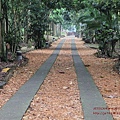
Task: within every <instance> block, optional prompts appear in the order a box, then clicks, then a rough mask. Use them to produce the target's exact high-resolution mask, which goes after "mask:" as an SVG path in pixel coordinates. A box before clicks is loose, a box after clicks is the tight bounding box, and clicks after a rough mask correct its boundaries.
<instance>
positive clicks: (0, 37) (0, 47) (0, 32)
mask: <svg viewBox="0 0 120 120" xmlns="http://www.w3.org/2000/svg"><path fill="white" fill-rule="evenodd" d="M1 12H2V9H1V0H0V13H1ZM1 23H2V20H1V21H0V51H2V31H1V30H2V26H1Z"/></svg>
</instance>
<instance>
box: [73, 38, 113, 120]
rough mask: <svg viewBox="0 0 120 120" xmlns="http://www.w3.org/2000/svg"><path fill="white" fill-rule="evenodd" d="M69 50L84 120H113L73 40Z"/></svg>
mask: <svg viewBox="0 0 120 120" xmlns="http://www.w3.org/2000/svg"><path fill="white" fill-rule="evenodd" d="M71 48H72V56H73V60H74V66H75V69H76V74H77V77H78V86H79V89H80V97H81V98H80V99H81V102H82V107H83V112H84V120H113V117H112V115H111V114H110V111H109V108H107V105H106V104H105V101H104V99H103V98H102V95H101V94H100V92H99V90H98V89H97V87H96V85H95V83H94V81H93V79H92V77H91V75H90V74H89V72H88V70H87V69H86V68H85V66H84V64H83V62H82V60H81V58H80V56H79V54H78V51H77V48H76V45H75V42H74V40H72V45H71Z"/></svg>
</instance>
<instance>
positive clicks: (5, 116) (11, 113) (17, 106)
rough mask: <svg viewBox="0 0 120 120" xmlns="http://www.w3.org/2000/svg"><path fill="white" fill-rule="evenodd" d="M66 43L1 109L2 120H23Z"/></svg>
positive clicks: (0, 119)
mask: <svg viewBox="0 0 120 120" xmlns="http://www.w3.org/2000/svg"><path fill="white" fill-rule="evenodd" d="M63 43H64V40H62V41H61V42H60V43H59V44H58V46H57V47H56V49H55V51H54V52H53V54H52V55H51V56H50V57H49V58H48V59H47V61H46V62H45V63H44V64H43V65H42V66H41V67H40V69H39V70H38V71H37V72H36V73H35V74H34V76H33V77H32V78H31V79H30V80H28V81H27V82H26V83H25V84H24V85H23V86H22V87H21V88H20V89H19V90H18V91H17V92H16V94H15V95H14V96H13V97H12V98H11V99H10V100H9V101H8V102H7V103H6V104H5V105H4V106H3V107H2V108H1V109H0V120H21V119H22V117H23V115H24V113H25V112H26V110H27V108H28V107H29V105H30V102H31V101H32V99H33V97H34V96H35V94H36V92H37V91H38V89H39V88H40V86H41V84H42V83H43V81H44V79H45V78H46V76H47V74H48V73H49V70H50V69H51V67H52V65H53V64H54V62H55V60H56V58H57V56H58V54H59V52H60V49H61V47H62V45H63Z"/></svg>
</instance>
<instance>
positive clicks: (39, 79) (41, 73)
mask: <svg viewBox="0 0 120 120" xmlns="http://www.w3.org/2000/svg"><path fill="white" fill-rule="evenodd" d="M70 39H72V44H71V48H72V57H73V60H74V66H75V70H76V74H77V79H78V86H79V89H80V99H81V102H82V107H83V112H84V120H113V117H112V116H111V115H110V114H109V110H108V109H107V106H106V104H105V101H104V100H103V98H102V95H101V94H100V92H99V90H98V89H97V87H96V85H95V84H94V82H93V79H92V77H91V75H90V74H89V72H88V71H87V69H86V68H85V66H84V64H83V62H82V60H81V58H80V56H79V55H78V52H77V48H76V45H75V42H74V37H71V38H70ZM64 41H65V39H63V40H61V42H60V43H59V44H58V46H57V47H56V49H55V50H54V52H53V54H52V55H51V56H50V57H49V58H48V59H47V61H46V62H45V63H44V64H43V65H42V66H41V67H40V69H39V70H38V71H37V72H36V73H35V74H34V75H33V77H32V78H30V79H29V80H28V81H27V82H26V83H25V84H24V85H23V86H22V87H21V88H20V89H19V90H18V91H17V92H16V94H15V95H14V96H13V97H11V99H10V100H9V101H8V102H7V103H6V104H5V105H4V106H3V107H2V108H1V109H0V120H21V119H22V117H23V115H24V113H25V112H26V110H27V109H28V107H29V105H30V103H31V101H32V99H33V97H34V96H35V94H36V93H37V91H38V90H39V88H40V86H41V84H42V83H43V81H44V79H45V78H46V76H47V74H48V73H49V71H50V69H51V67H52V65H53V64H54V62H55V60H56V58H57V56H58V54H59V52H60V50H61V47H62V45H63V44H64ZM100 108H101V109H100Z"/></svg>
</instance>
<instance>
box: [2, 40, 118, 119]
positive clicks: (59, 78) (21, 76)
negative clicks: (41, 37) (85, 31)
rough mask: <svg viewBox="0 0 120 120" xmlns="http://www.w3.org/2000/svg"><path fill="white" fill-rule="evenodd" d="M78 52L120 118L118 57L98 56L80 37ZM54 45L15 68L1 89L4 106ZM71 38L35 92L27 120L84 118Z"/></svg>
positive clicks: (116, 115)
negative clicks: (22, 65) (116, 65)
mask: <svg viewBox="0 0 120 120" xmlns="http://www.w3.org/2000/svg"><path fill="white" fill-rule="evenodd" d="M75 41H76V44H77V48H78V52H79V54H80V56H81V58H82V60H83V62H84V64H85V66H86V67H87V69H88V71H89V72H90V74H91V75H92V77H93V79H94V81H95V84H96V85H97V87H98V89H99V90H100V92H101V94H102V96H103V98H104V100H105V102H106V104H107V105H108V108H109V109H110V111H111V113H112V115H113V117H114V120H120V75H119V74H118V73H116V72H115V71H113V65H114V64H115V59H112V60H111V59H105V58H97V57H96V56H95V55H94V53H96V51H97V50H96V49H91V48H89V47H86V46H85V45H84V42H83V41H81V40H80V39H77V38H76V40H75ZM59 42H60V40H58V41H55V42H54V43H53V44H52V47H51V48H49V49H43V50H34V51H31V52H28V53H26V57H27V58H29V63H28V64H27V65H26V66H24V67H19V68H17V69H16V70H15V71H14V74H13V77H12V78H11V79H10V80H9V82H8V83H7V85H5V86H4V87H3V89H0V107H2V106H3V105H4V104H5V103H6V101H8V100H9V99H10V97H11V96H13V95H14V94H15V92H16V91H17V90H18V89H19V88H20V87H21V86H22V85H23V84H24V83H25V82H26V81H27V80H28V79H29V78H30V77H31V76H32V75H33V74H34V73H35V72H36V70H37V69H38V68H39V67H40V66H41V65H42V64H43V62H44V61H45V60H46V59H47V58H48V57H49V56H50V54H52V52H53V50H54V49H55V47H56V46H57V44H58V43H59ZM69 48H70V41H69V40H66V42H65V44H64V46H63V49H62V50H61V51H60V54H59V56H58V57H57V59H56V62H55V64H54V65H53V67H52V68H51V70H50V72H49V74H48V76H47V77H46V79H45V80H44V83H43V84H42V86H41V87H40V89H39V91H38V92H37V94H36V95H35V97H34V99H33V101H32V102H31V105H30V107H29V109H28V110H27V111H26V113H25V115H24V117H23V120H33V119H34V120H84V117H83V112H82V105H81V101H80V91H79V90H78V84H77V78H76V74H75V69H74V65H73V60H72V57H71V50H70V49H69Z"/></svg>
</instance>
